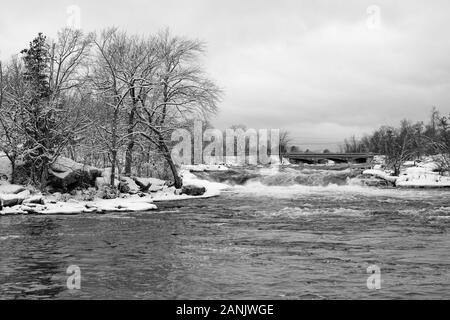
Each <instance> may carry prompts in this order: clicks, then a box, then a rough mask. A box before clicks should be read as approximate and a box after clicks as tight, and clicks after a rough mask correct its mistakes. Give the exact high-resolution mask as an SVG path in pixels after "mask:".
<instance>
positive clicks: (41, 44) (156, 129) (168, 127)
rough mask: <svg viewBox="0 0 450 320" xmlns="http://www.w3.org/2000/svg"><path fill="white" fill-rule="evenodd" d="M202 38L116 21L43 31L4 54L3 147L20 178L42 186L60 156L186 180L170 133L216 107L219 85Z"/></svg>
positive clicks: (0, 95) (0, 68)
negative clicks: (149, 31) (97, 27)
mask: <svg viewBox="0 0 450 320" xmlns="http://www.w3.org/2000/svg"><path fill="white" fill-rule="evenodd" d="M203 54H204V44H203V43H202V42H201V41H199V40H193V39H187V38H184V37H179V36H174V35H172V34H171V33H170V32H169V31H168V30H165V31H162V32H159V33H157V34H155V35H150V36H138V35H129V34H127V33H126V32H123V31H120V30H118V29H117V28H109V29H105V30H103V31H101V32H99V33H89V34H84V33H83V32H82V31H80V30H74V29H68V28H66V29H63V30H61V31H59V32H58V36H57V38H56V39H55V40H49V39H47V37H46V36H45V35H43V34H42V33H39V34H38V36H37V37H36V38H34V39H33V40H32V41H31V42H30V44H29V46H28V47H27V48H26V49H24V50H22V51H21V52H20V53H18V55H16V56H14V57H12V59H11V60H10V61H8V62H6V63H2V62H1V61H0V135H1V137H0V151H2V152H3V153H4V154H5V155H6V156H7V157H8V159H9V160H10V162H11V164H12V172H13V174H12V182H15V181H16V182H17V181H18V180H20V182H21V183H30V184H33V185H35V186H37V187H38V188H40V189H41V190H44V189H45V188H46V186H47V184H48V180H49V173H51V165H52V164H53V163H54V162H55V161H56V159H57V158H58V157H60V156H65V157H69V158H71V159H73V160H75V161H77V162H79V163H82V164H86V165H92V166H98V167H101V168H104V167H111V177H110V183H111V186H114V181H115V179H116V178H117V176H116V175H117V174H116V172H123V174H124V175H126V176H131V175H132V174H137V175H143V176H152V175H157V176H158V177H159V178H166V179H171V180H173V183H174V185H175V187H176V188H179V187H181V185H182V180H181V177H180V176H179V173H178V170H177V167H176V165H175V163H174V162H173V160H172V158H171V155H170V147H171V141H170V137H171V133H172V132H173V130H175V129H177V128H183V127H188V126H189V125H190V124H191V123H192V120H193V119H202V120H204V121H207V120H208V118H209V117H210V116H211V115H213V114H215V113H216V112H217V103H218V101H219V100H220V96H221V90H220V88H219V87H218V86H217V85H216V84H215V83H214V81H212V80H211V79H210V78H209V77H208V76H207V75H206V73H205V70H204V68H203V66H202V64H201V57H202V55H203Z"/></svg>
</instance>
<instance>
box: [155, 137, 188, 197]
mask: <svg viewBox="0 0 450 320" xmlns="http://www.w3.org/2000/svg"><path fill="white" fill-rule="evenodd" d="M159 147H160V149H161V151H162V153H163V155H164V158H165V159H166V161H167V163H168V164H169V167H170V171H172V175H173V182H174V186H175V188H177V189H181V187H183V180H182V179H181V177H180V175H179V174H178V169H177V166H176V165H175V163H174V162H173V160H172V156H171V155H170V151H169V148H167V145H166V144H165V142H164V140H163V138H162V137H161V136H160V137H159Z"/></svg>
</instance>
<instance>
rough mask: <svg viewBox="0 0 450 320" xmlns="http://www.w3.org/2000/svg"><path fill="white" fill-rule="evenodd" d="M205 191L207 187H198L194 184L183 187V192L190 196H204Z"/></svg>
mask: <svg viewBox="0 0 450 320" xmlns="http://www.w3.org/2000/svg"><path fill="white" fill-rule="evenodd" d="M205 192H206V188H205V187H198V186H194V185H186V186H183V188H182V189H181V194H186V195H188V196H202V195H203V194H205Z"/></svg>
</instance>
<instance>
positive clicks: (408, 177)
mask: <svg viewBox="0 0 450 320" xmlns="http://www.w3.org/2000/svg"><path fill="white" fill-rule="evenodd" d="M437 168H438V164H437V163H436V162H435V161H433V159H431V158H429V159H428V158H426V159H424V160H423V161H422V162H412V161H407V162H406V163H405V164H404V167H403V168H402V170H401V173H400V176H398V177H397V176H391V175H390V174H389V172H387V171H383V170H381V169H370V170H365V171H364V172H363V174H368V175H372V176H375V177H378V178H381V179H384V180H387V181H390V182H393V183H394V184H395V185H396V186H397V187H405V188H406V187H409V188H412V187H422V188H443V187H450V176H443V175H440V174H439V173H437V172H434V170H436V169H437Z"/></svg>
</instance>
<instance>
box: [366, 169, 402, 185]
mask: <svg viewBox="0 0 450 320" xmlns="http://www.w3.org/2000/svg"><path fill="white" fill-rule="evenodd" d="M363 174H368V175H371V176H374V177H377V178H380V179H383V180H386V181H389V182H393V183H395V181H397V179H398V177H397V176H391V175H390V174H389V173H388V172H385V171H383V170H380V169H369V170H364V171H363Z"/></svg>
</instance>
